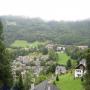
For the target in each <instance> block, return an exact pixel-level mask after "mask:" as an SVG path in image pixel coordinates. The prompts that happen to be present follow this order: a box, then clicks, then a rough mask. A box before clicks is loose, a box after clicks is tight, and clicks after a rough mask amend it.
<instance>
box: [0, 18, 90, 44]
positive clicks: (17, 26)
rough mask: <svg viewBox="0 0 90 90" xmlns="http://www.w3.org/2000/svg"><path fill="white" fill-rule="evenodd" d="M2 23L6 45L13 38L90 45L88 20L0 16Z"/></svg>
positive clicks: (89, 24)
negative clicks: (47, 20)
mask: <svg viewBox="0 0 90 90" xmlns="http://www.w3.org/2000/svg"><path fill="white" fill-rule="evenodd" d="M0 18H1V19H2V21H3V24H4V36H5V43H6V45H10V44H12V43H13V42H14V41H15V40H25V41H28V42H32V41H36V40H37V41H45V40H52V41H54V42H57V43H60V44H66V45H69V44H79V45H80V44H84V45H90V20H84V21H76V22H64V21H60V22H57V21H49V22H45V21H43V20H42V19H40V18H34V19H30V18H24V17H15V16H0Z"/></svg>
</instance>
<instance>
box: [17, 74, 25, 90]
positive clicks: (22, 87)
mask: <svg viewBox="0 0 90 90" xmlns="http://www.w3.org/2000/svg"><path fill="white" fill-rule="evenodd" d="M18 87H19V90H25V89H24V84H23V80H22V76H21V74H20V75H19V81H18Z"/></svg>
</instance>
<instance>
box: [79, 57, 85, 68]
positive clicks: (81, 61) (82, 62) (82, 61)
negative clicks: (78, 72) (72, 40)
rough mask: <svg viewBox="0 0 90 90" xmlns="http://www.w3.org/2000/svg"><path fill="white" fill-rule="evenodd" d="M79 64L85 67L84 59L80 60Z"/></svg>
mask: <svg viewBox="0 0 90 90" xmlns="http://www.w3.org/2000/svg"><path fill="white" fill-rule="evenodd" d="M79 64H83V65H84V66H85V67H86V59H82V60H80V62H79Z"/></svg>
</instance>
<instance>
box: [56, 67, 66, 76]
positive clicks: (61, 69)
mask: <svg viewBox="0 0 90 90" xmlns="http://www.w3.org/2000/svg"><path fill="white" fill-rule="evenodd" d="M66 72H67V70H66V67H65V66H57V67H56V69H55V75H58V74H65V73H66Z"/></svg>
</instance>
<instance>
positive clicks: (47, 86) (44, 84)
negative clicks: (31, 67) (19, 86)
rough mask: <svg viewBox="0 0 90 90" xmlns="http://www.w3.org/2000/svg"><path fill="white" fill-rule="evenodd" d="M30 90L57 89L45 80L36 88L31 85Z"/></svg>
mask: <svg viewBox="0 0 90 90" xmlns="http://www.w3.org/2000/svg"><path fill="white" fill-rule="evenodd" d="M30 90H58V88H57V87H56V86H55V85H53V84H51V83H49V82H48V81H47V80H45V81H43V82H41V83H40V84H38V85H36V86H34V84H32V85H31V89H30Z"/></svg>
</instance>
